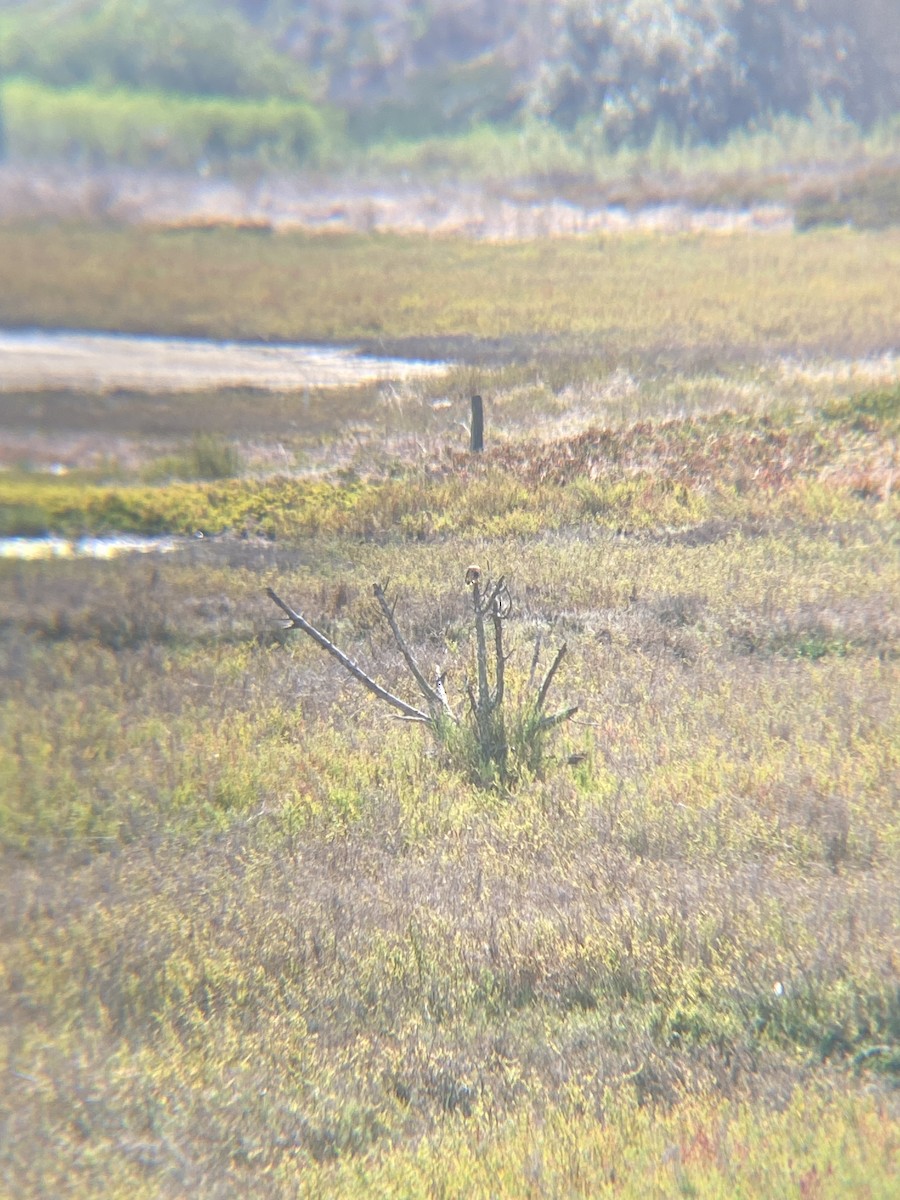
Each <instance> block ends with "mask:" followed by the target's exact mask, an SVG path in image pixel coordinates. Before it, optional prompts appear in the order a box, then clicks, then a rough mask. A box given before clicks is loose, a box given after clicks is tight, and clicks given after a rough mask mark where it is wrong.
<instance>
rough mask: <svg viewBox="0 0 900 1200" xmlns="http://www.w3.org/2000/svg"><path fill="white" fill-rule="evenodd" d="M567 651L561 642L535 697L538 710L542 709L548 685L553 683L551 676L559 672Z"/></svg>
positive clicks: (548, 688)
mask: <svg viewBox="0 0 900 1200" xmlns="http://www.w3.org/2000/svg"><path fill="white" fill-rule="evenodd" d="M567 649H568V647H567V645H566V643H565V642H563V644H562V645H561V646H560V648H559V649H558V650H557V652H556V657H555V658H554V659H553V662H552V663H551V664H550V670H549V671H548V672H547V674H546V675H545V676H544V682H543V683H542V684H541V687H540V690H539V692H538V695H537V708H538V709H539V710H540V709H542V708H543V707H544V701H545V700H546V699H547V692H548V691H549V690H550V684H551V683H552V682H553V676H554V675H555V674H556V672H557V671H558V670H559V664H560V663H561V662H562V660H563V658H564V657H565V654H566V650H567Z"/></svg>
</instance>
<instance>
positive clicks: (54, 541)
mask: <svg viewBox="0 0 900 1200" xmlns="http://www.w3.org/2000/svg"><path fill="white" fill-rule="evenodd" d="M183 544H184V539H183V538H174V537H132V536H129V535H126V534H113V535H110V536H109V537H83V538H76V539H72V538H63V537H55V536H47V537H4V538H0V558H18V559H24V560H28V561H33V560H35V559H41V558H98V559H107V558H116V557H117V556H118V555H120V554H167V553H169V552H171V551H172V550H175V549H177V547H178V546H180V545H183Z"/></svg>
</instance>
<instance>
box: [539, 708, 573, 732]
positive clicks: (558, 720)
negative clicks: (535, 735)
mask: <svg viewBox="0 0 900 1200" xmlns="http://www.w3.org/2000/svg"><path fill="white" fill-rule="evenodd" d="M577 712H578V705H577V704H573V705H572V707H571V708H563V709H560V711H559V712H558V713H554V714H553V716H552V717H541V719H540V721H539V722H538V729H552V728H553V726H554V725H561V724H562V723H563V721H568V720H569V718H570V717H574V716H575V714H576V713H577Z"/></svg>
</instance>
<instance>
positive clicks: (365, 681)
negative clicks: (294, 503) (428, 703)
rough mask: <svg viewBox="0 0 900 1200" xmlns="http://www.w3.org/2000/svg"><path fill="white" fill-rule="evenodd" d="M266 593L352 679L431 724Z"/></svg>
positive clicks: (298, 615)
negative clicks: (336, 661) (335, 660)
mask: <svg viewBox="0 0 900 1200" xmlns="http://www.w3.org/2000/svg"><path fill="white" fill-rule="evenodd" d="M266 595H267V596H268V597H269V599H270V600H272V601H274V603H275V604H277V605H278V607H279V608H280V609H281V611H282V612H283V613H284V615H285V616H286V617H287V618H288V620H289V621H290V623H291V626H290V627H291V628H292V629H301V630H302V631H303V632H304V633H305V634H307V635H308V636H309V637H311V638H312V640H313V641H314V642H315V643H316V644H317V645H319V646H321V647H322V649H323V650H327V651H328V653H329V654H330V655H331V656H332V658H336V659H337V660H338V662H339V663H340V664H341V666H342V667H343V668H344V670H345V671H348V672H349V673H350V674H351V675H352V676H353V678H354V679H358V680H359V682H360V683H361V684H362V685H363V687H366V688H368V690H369V691H370V692H372V694H373V695H375V696H377V697H378V699H379V700H383V701H384V702H385V704H390V705H391V706H392V707H393V708H397V709H399V710H400V712H402V713H403V714H404V715H405V716H407V717H410V718H411V719H412V720H414V721H424V722H425V724H431V720H432V718H431V717H430V716H429V715H428V713H424V712H422V711H421V710H420V709H418V708H413V706H412V705H411V704H407V703H406V701H405V700H401V699H400V697H399V696H395V695H394V694H393V693H392V692H389V691H387V689H386V688H383V687H382V686H381V684H379V683H376V682H375V680H374V679H372V677H371V676H370V675H367V674H366V673H365V671H364V670H363V669H362V667H358V666H357V665H356V663H355V662H354V661H353V660H352V659H351V658H348V657H347V655H346V654H345V653H344V652H343V650H339V649H338V647H337V646H336V645H335V644H334V642H332V641H329V639H328V638H327V637H326V636H325V634H324V633H320V632H319V630H318V629H316V627H315V625H310V623H309V621H307V620H306V618H305V617H302V616H301V615H300V613H297V612H294V610H293V609H292V608H291V607H290V605H288V604H285V602H284V601H283V600H282V599H281V597H280V596H277V595H276V594H275V592H274V591H273V590H272V589H271V588H266Z"/></svg>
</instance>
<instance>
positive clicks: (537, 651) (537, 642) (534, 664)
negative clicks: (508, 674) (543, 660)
mask: <svg viewBox="0 0 900 1200" xmlns="http://www.w3.org/2000/svg"><path fill="white" fill-rule="evenodd" d="M543 640H544V635H543V633H542V632H541V631H540V630H538V635H537V637H536V638H535V639H534V654H532V656H531V670H530V671H529V672H528V683H527V684H526V685H525V690H526V691H528V692H530V691H531V688H532V685H533V684H534V677H535V675H536V674H537V668H538V660H539V659H540V657H541V642H542V641H543Z"/></svg>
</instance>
